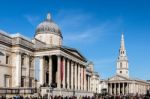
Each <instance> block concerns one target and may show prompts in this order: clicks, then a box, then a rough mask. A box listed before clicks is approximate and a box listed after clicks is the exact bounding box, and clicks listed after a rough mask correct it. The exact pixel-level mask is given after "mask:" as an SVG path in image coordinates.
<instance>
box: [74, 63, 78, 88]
mask: <svg viewBox="0 0 150 99" xmlns="http://www.w3.org/2000/svg"><path fill="white" fill-rule="evenodd" d="M74 66H75V67H74V68H75V73H74V75H75V76H74V77H75V84H74V85H75V90H77V63H75V65H74Z"/></svg>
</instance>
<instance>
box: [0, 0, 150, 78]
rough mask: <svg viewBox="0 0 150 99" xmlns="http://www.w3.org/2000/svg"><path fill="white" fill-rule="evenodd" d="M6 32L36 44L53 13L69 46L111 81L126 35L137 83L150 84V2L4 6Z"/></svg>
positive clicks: (17, 2)
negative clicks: (40, 26) (40, 29)
mask: <svg viewBox="0 0 150 99" xmlns="http://www.w3.org/2000/svg"><path fill="white" fill-rule="evenodd" d="M0 2H1V3H0V29H2V30H4V31H6V32H9V33H16V32H19V33H21V34H23V35H25V36H27V37H29V38H33V36H34V34H35V29H36V26H37V25H38V24H39V23H40V22H41V21H43V20H44V19H45V17H46V14H47V13H48V12H50V13H51V14H52V19H53V20H54V21H55V22H56V23H57V24H58V25H59V27H60V29H61V31H62V35H63V40H64V45H67V46H70V47H74V48H77V49H78V50H80V52H81V53H82V54H83V55H84V56H85V57H87V59H88V60H90V61H93V63H94V65H95V70H96V71H97V72H99V74H100V76H101V78H104V79H106V78H107V77H111V76H113V75H114V74H115V69H116V59H117V57H118V54H119V53H118V51H119V47H120V38H121V33H122V32H124V35H125V46H126V49H127V54H128V59H129V67H130V68H129V70H130V75H131V76H132V77H136V78H141V79H145V80H147V79H150V73H149V71H150V6H149V4H150V1H149V0H0Z"/></svg>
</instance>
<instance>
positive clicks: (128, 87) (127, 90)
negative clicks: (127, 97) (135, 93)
mask: <svg viewBox="0 0 150 99" xmlns="http://www.w3.org/2000/svg"><path fill="white" fill-rule="evenodd" d="M127 94H129V83H127Z"/></svg>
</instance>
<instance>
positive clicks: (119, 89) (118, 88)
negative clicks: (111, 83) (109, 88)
mask: <svg viewBox="0 0 150 99" xmlns="http://www.w3.org/2000/svg"><path fill="white" fill-rule="evenodd" d="M118 95H120V83H118Z"/></svg>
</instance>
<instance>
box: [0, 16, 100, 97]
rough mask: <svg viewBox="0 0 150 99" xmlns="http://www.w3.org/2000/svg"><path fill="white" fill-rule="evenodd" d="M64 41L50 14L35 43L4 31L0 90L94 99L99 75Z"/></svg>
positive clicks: (0, 49) (0, 48) (0, 41)
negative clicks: (27, 90) (25, 89)
mask: <svg viewBox="0 0 150 99" xmlns="http://www.w3.org/2000/svg"><path fill="white" fill-rule="evenodd" d="M62 41H63V37H62V34H61V31H60V29H59V28H58V26H57V24H55V23H54V22H53V21H52V19H51V15H50V14H48V15H47V18H46V20H45V21H43V22H42V23H40V24H39V25H38V26H37V29H36V33H35V36H34V38H33V40H29V39H28V38H26V37H24V36H22V35H20V34H15V35H10V34H7V33H6V32H4V31H0V79H1V80H0V88H6V89H9V88H18V89H19V88H37V89H39V90H38V92H39V93H41V94H42V95H45V94H53V95H64V96H71V95H76V96H78V97H79V96H93V92H97V90H98V89H97V88H96V86H97V85H95V82H96V83H98V80H99V76H98V74H96V73H94V70H93V69H89V68H88V65H87V63H88V61H87V59H86V58H85V57H84V56H83V55H82V54H81V53H80V52H79V51H78V50H77V49H74V48H70V47H66V46H63V44H62ZM92 66H93V65H92ZM92 68H93V67H92ZM91 80H92V81H93V82H92V81H91ZM92 88H93V89H92ZM95 90H96V91H95Z"/></svg>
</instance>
